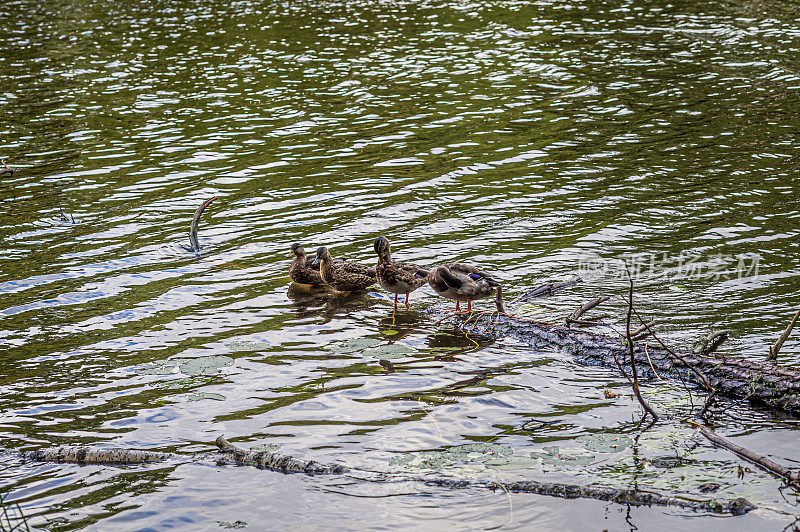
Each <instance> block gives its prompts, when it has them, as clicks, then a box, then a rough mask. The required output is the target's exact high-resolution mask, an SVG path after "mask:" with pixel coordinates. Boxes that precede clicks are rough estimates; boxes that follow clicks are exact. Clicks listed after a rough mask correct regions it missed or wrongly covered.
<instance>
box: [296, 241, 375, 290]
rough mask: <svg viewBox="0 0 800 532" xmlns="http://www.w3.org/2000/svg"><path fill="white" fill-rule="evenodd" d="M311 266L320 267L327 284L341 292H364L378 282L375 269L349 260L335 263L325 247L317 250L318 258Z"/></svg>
mask: <svg viewBox="0 0 800 532" xmlns="http://www.w3.org/2000/svg"><path fill="white" fill-rule="evenodd" d="M311 265H312V266H319V273H320V275H321V276H322V280H323V281H324V282H325V284H327V285H330V286H331V287H332V288H333V289H334V290H337V291H339V292H357V291H359V290H364V289H365V288H367V287H368V286H369V285H371V284H375V281H376V279H375V276H376V273H375V268H370V267H369V266H364V265H363V264H359V263H357V262H351V261H349V260H343V261H341V262H335V261H334V260H333V257H331V254H330V252H329V251H328V248H326V247H325V246H322V247H321V248H319V249H317V258H316V259H314V262H313V263H311Z"/></svg>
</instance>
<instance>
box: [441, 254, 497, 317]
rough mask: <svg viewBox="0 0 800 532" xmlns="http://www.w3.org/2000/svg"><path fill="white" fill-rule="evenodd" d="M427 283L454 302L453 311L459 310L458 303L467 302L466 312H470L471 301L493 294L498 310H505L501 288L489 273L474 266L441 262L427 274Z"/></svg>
mask: <svg viewBox="0 0 800 532" xmlns="http://www.w3.org/2000/svg"><path fill="white" fill-rule="evenodd" d="M427 280H428V284H429V285H430V286H431V288H433V290H434V291H435V292H436V293H437V294H439V295H440V296H442V297H445V298H447V299H453V300H455V302H456V309H455V312H460V309H459V303H460V302H461V301H466V302H467V312H472V301H473V300H475V299H484V298H487V297H491V296H493V295H494V296H495V297H496V300H495V303H496V304H497V310H498V312H503V313H504V312H505V307H504V306H503V289H502V287H501V286H500V283H498V282H497V281H496V280H495V279H494V278H492V276H491V275H489V274H488V273H486V272H484V271H483V270H479V269H478V268H476V267H475V266H471V265H469V264H464V263H461V262H451V263H449V264H442V265H441V266H437V267H436V268H434V269H432V270H431V272H430V273H429V274H428V278H427Z"/></svg>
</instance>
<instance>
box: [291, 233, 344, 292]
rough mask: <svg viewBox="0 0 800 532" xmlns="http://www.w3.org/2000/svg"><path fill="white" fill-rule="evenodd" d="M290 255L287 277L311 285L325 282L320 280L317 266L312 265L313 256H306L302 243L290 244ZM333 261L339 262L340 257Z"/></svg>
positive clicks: (319, 284)
mask: <svg viewBox="0 0 800 532" xmlns="http://www.w3.org/2000/svg"><path fill="white" fill-rule="evenodd" d="M292 255H293V256H294V259H293V260H292V264H291V266H289V277H291V279H292V281H294V282H295V283H300V284H307V285H311V286H322V285H324V284H325V281H323V280H322V276H321V275H320V274H319V266H317V267H314V266H312V263H313V262H314V257H308V256H306V250H305V249H304V248H303V245H302V244H300V243H299V242H295V243H294V244H292ZM334 262H341V259H335V260H334Z"/></svg>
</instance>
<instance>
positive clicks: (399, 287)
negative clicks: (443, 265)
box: [375, 236, 429, 309]
mask: <svg viewBox="0 0 800 532" xmlns="http://www.w3.org/2000/svg"><path fill="white" fill-rule="evenodd" d="M375 253H377V254H378V266H376V267H375V271H376V273H377V277H378V283H380V285H381V286H382V287H383V288H385V289H386V290H387V291H388V292H391V293H393V294H394V308H395V309H396V308H397V296H398V295H399V294H405V295H406V306H408V294H410V293H411V292H413V291H414V290H416V289H417V288H419V287H420V286H422V285H424V284H425V282H426V277H427V276H428V273H429V271H428V270H426V269H424V268H420V267H419V266H415V265H414V264H408V263H406V262H398V261H396V260H392V249H391V246H390V245H389V240H388V239H387V238H386V237H383V236H379V237H378V238H377V239H376V240H375Z"/></svg>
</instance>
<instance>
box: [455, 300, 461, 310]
mask: <svg viewBox="0 0 800 532" xmlns="http://www.w3.org/2000/svg"><path fill="white" fill-rule="evenodd" d="M456 312H461V309H460V308H458V300H456Z"/></svg>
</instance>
